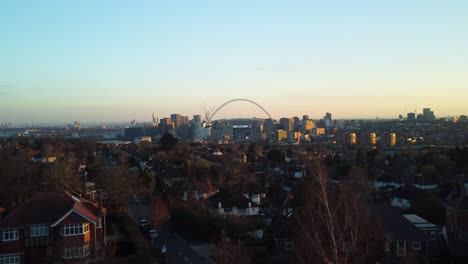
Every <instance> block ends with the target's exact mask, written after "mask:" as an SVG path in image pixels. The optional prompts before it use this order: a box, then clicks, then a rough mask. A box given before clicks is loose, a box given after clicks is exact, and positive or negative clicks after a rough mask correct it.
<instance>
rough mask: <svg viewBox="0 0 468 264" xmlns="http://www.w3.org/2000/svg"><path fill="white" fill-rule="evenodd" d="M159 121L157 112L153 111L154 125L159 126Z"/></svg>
mask: <svg viewBox="0 0 468 264" xmlns="http://www.w3.org/2000/svg"><path fill="white" fill-rule="evenodd" d="M158 123H159V120H158V117H157V116H156V113H153V115H152V125H153V126H157V125H158Z"/></svg>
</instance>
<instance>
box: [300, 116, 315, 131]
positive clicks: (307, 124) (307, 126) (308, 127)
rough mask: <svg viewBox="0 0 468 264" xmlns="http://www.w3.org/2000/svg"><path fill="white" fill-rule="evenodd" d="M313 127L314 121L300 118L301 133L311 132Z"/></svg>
mask: <svg viewBox="0 0 468 264" xmlns="http://www.w3.org/2000/svg"><path fill="white" fill-rule="evenodd" d="M314 128H315V123H314V121H312V120H310V119H306V120H302V133H303V134H312V132H313V131H314Z"/></svg>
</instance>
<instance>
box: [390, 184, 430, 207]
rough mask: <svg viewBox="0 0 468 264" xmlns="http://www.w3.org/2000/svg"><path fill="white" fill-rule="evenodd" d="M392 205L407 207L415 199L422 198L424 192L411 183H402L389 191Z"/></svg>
mask: <svg viewBox="0 0 468 264" xmlns="http://www.w3.org/2000/svg"><path fill="white" fill-rule="evenodd" d="M390 195H391V204H392V206H396V207H400V208H402V209H408V208H410V207H411V204H412V203H413V202H415V201H416V200H418V199H420V198H423V197H424V195H425V193H424V191H422V190H421V189H418V188H417V187H415V186H413V185H403V186H401V187H398V188H396V189H394V190H392V191H391V192H390Z"/></svg>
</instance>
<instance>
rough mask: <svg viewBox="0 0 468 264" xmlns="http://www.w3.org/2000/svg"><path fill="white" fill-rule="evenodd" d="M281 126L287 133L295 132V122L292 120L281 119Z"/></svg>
mask: <svg viewBox="0 0 468 264" xmlns="http://www.w3.org/2000/svg"><path fill="white" fill-rule="evenodd" d="M280 125H281V126H282V127H283V129H284V130H285V131H286V132H291V131H293V130H294V120H293V119H292V118H287V117H283V118H281V119H280Z"/></svg>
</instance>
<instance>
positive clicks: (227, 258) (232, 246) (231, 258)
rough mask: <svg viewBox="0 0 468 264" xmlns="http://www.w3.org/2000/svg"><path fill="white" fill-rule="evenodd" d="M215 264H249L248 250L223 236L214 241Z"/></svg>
mask: <svg viewBox="0 0 468 264" xmlns="http://www.w3.org/2000/svg"><path fill="white" fill-rule="evenodd" d="M216 263H218V264H234V263H236V264H249V263H251V261H250V256H249V252H248V250H247V249H246V248H245V247H244V246H242V245H241V244H240V242H239V241H237V242H234V241H231V240H230V239H229V238H228V237H226V236H224V235H223V236H221V237H220V238H219V239H218V240H217V241H216Z"/></svg>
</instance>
